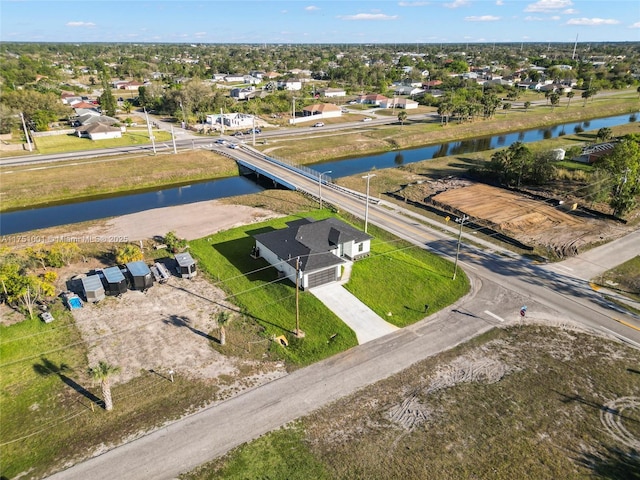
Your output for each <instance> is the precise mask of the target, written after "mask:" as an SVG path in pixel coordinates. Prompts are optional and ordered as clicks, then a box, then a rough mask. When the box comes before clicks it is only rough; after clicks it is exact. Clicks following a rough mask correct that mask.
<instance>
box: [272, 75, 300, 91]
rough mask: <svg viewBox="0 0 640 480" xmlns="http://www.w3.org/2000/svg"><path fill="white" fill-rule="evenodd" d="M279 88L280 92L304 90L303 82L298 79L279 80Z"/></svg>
mask: <svg viewBox="0 0 640 480" xmlns="http://www.w3.org/2000/svg"><path fill="white" fill-rule="evenodd" d="M278 88H279V89H280V90H288V91H292V92H295V91H299V90H302V81H301V80H299V79H297V78H289V79H287V80H279V81H278Z"/></svg>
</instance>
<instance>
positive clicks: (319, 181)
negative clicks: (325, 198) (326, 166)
mask: <svg viewBox="0 0 640 480" xmlns="http://www.w3.org/2000/svg"><path fill="white" fill-rule="evenodd" d="M332 172H333V170H327V171H326V172H322V173H321V174H320V175H318V198H319V199H320V210H322V176H323V175H324V174H326V173H332Z"/></svg>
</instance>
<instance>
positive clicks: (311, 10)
mask: <svg viewBox="0 0 640 480" xmlns="http://www.w3.org/2000/svg"><path fill="white" fill-rule="evenodd" d="M304 9H305V10H306V11H307V12H313V11H314V10H320V8H319V7H316V6H315V5H309V6H308V7H304Z"/></svg>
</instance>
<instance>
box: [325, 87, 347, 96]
mask: <svg viewBox="0 0 640 480" xmlns="http://www.w3.org/2000/svg"><path fill="white" fill-rule="evenodd" d="M320 94H321V95H322V96H323V97H345V96H346V95H347V92H346V91H345V89H344V88H323V89H321V90H320Z"/></svg>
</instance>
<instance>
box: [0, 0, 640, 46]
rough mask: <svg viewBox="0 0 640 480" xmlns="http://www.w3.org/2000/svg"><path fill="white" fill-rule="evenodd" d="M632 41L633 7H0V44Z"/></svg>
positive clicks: (90, 0) (611, 2)
mask: <svg viewBox="0 0 640 480" xmlns="http://www.w3.org/2000/svg"><path fill="white" fill-rule="evenodd" d="M576 37H577V38H578V42H621V41H640V2H639V1H637V0H538V1H532V0H426V1H422V0H417V1H416V0H403V1H397V0H396V1H387V0H369V1H355V0H354V1H351V0H289V1H278V0H233V1H228V0H153V1H149V0H110V1H102V0H68V1H64V0H62V1H58V0H45V1H36V0H0V41H2V42H72V43H83V42H127V43H196V44H200V43H268V44H271V43H275V44H294V43H321V44H322V43H338V44H340V43H345V44H347V43H364V44H368V43H405V44H407V43H408V44H427V43H501V42H516V43H520V42H571V43H573V42H574V41H575V40H576Z"/></svg>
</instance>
